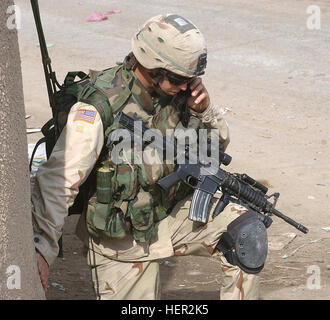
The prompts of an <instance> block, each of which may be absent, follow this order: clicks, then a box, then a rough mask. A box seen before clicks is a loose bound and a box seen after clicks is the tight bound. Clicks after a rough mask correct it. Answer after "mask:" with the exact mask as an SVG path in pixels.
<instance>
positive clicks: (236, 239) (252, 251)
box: [216, 209, 270, 274]
mask: <svg viewBox="0 0 330 320" xmlns="http://www.w3.org/2000/svg"><path fill="white" fill-rule="evenodd" d="M269 219H270V218H269V217H266V216H264V215H261V214H259V213H257V212H255V211H253V210H251V209H249V211H248V212H246V213H243V214H242V215H241V216H239V217H238V218H236V219H235V220H233V221H232V222H231V223H230V224H229V225H228V227H227V231H226V232H225V233H223V234H222V235H221V237H220V240H219V242H218V244H217V245H216V248H217V249H218V250H219V251H221V252H222V253H223V254H224V256H225V258H226V259H227V261H228V262H229V263H230V264H232V265H237V266H238V267H240V269H242V270H243V271H245V272H247V273H252V274H255V273H259V272H260V271H261V270H262V269H263V267H264V263H265V261H266V257H267V251H268V239H267V230H266V226H269V225H270V224H269V222H270V221H269Z"/></svg>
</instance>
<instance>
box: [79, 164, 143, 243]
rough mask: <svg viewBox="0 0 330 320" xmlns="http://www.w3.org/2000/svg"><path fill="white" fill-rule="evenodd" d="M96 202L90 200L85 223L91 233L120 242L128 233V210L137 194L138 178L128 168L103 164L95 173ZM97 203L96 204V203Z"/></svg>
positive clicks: (93, 199) (124, 165) (127, 166)
mask: <svg viewBox="0 0 330 320" xmlns="http://www.w3.org/2000/svg"><path fill="white" fill-rule="evenodd" d="M96 180H97V181H96V199H95V197H94V198H92V199H91V200H90V201H89V205H88V209H87V213H86V222H87V228H88V230H89V232H90V234H92V235H94V236H96V237H99V236H100V235H103V236H105V237H107V238H109V239H118V238H119V239H121V238H124V237H125V236H126V235H127V234H128V233H129V226H130V224H129V221H128V220H127V215H126V211H127V210H126V208H127V204H128V201H130V200H132V198H133V197H134V196H135V194H136V189H137V176H136V172H135V170H133V168H132V167H131V166H129V165H126V164H123V165H116V166H111V164H110V162H109V161H108V160H106V161H104V162H103V163H102V166H101V167H100V168H98V169H97V174H96ZM95 200H96V201H95Z"/></svg>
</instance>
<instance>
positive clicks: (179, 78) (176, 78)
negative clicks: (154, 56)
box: [159, 69, 192, 86]
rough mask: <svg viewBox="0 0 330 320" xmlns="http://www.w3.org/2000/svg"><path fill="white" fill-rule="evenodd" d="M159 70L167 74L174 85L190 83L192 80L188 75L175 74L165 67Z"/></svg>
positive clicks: (164, 74)
mask: <svg viewBox="0 0 330 320" xmlns="http://www.w3.org/2000/svg"><path fill="white" fill-rule="evenodd" d="M159 72H160V73H161V74H162V75H163V76H166V77H167V79H168V81H169V82H170V83H171V84H173V85H174V86H180V85H182V84H184V83H188V82H189V81H191V79H192V78H188V77H184V76H180V75H178V74H175V73H173V72H171V71H168V70H165V69H161V70H159Z"/></svg>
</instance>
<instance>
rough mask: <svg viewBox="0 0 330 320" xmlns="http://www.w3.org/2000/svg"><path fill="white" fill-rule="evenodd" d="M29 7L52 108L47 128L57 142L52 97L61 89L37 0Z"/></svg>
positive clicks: (57, 131) (55, 114) (53, 99)
mask: <svg viewBox="0 0 330 320" xmlns="http://www.w3.org/2000/svg"><path fill="white" fill-rule="evenodd" d="M31 6H32V11H33V15H34V20H35V24H36V28H37V33H38V38H39V45H40V51H41V58H42V64H43V67H44V73H45V79H46V85H47V92H48V98H49V104H50V107H51V108H52V115H53V117H52V123H49V126H51V125H53V126H54V130H55V139H56V140H57V138H58V137H59V130H58V128H57V125H56V123H57V121H56V120H57V112H56V108H55V98H54V95H55V93H56V92H57V91H58V90H57V88H59V89H60V88H61V85H60V84H59V83H58V81H57V79H56V75H55V72H54V71H52V67H51V59H50V57H49V55H48V50H47V45H46V41H45V36H44V32H43V29H42V24H41V19H40V12H39V4H38V0H31ZM47 156H49V155H47Z"/></svg>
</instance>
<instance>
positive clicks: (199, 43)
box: [132, 14, 207, 78]
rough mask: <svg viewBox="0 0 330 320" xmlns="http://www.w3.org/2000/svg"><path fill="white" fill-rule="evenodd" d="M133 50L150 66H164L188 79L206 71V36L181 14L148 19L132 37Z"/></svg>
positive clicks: (143, 64) (151, 67)
mask: <svg viewBox="0 0 330 320" xmlns="http://www.w3.org/2000/svg"><path fill="white" fill-rule="evenodd" d="M132 49H133V53H134V55H135V57H136V59H137V60H138V61H139V63H140V64H141V65H142V66H144V67H145V68H147V69H155V68H163V69H166V70H169V71H172V72H174V73H176V74H179V75H181V76H184V77H189V78H191V77H194V76H199V75H202V74H204V69H205V67H206V56H207V50H206V45H205V39H204V37H203V35H202V33H201V32H200V31H199V30H198V28H197V27H196V26H195V25H194V24H192V23H191V22H190V21H188V20H187V19H185V18H183V17H181V16H179V15H176V14H166V15H158V16H155V17H153V18H151V19H149V20H148V21H147V22H146V23H145V24H144V25H143V27H142V28H141V29H140V30H139V31H138V32H137V33H136V34H135V36H134V37H133V38H132Z"/></svg>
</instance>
